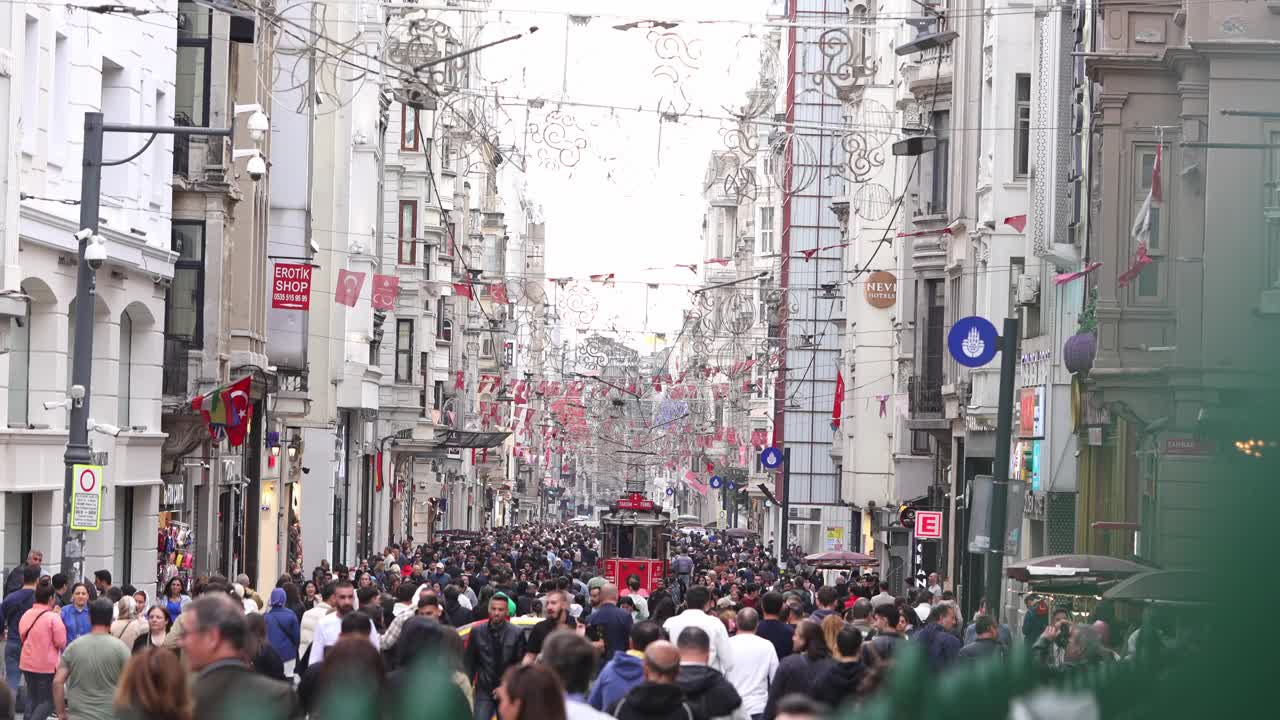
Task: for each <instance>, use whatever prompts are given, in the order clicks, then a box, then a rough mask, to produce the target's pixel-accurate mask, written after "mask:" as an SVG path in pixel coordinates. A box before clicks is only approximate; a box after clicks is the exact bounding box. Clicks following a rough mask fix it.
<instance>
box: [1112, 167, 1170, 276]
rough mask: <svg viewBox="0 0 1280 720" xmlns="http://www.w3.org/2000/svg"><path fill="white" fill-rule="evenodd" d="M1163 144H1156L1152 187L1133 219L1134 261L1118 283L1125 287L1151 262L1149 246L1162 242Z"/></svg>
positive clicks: (1152, 169)
mask: <svg viewBox="0 0 1280 720" xmlns="http://www.w3.org/2000/svg"><path fill="white" fill-rule="evenodd" d="M1160 156H1161V145H1156V157H1155V160H1154V161H1153V162H1152V163H1151V189H1150V190H1148V191H1147V197H1146V199H1145V200H1143V201H1142V207H1141V208H1139V209H1138V215H1137V217H1135V218H1134V219H1133V228H1132V229H1131V230H1130V232H1129V234H1130V235H1132V236H1133V242H1134V254H1133V263H1132V264H1131V265H1130V266H1129V268H1128V269H1126V270H1125V271H1124V272H1122V273H1120V277H1119V278H1118V280H1117V283H1116V284H1117V285H1119V286H1120V287H1125V286H1127V285H1128V284H1129V283H1131V282H1133V281H1134V280H1135V279H1136V278H1137V277H1138V276H1139V275H1141V274H1142V269H1143V268H1145V267H1146V266H1147V265H1149V264H1151V257H1150V256H1149V255H1148V254H1147V250H1148V248H1151V247H1155V246H1158V245H1159V243H1160V206H1161V204H1163V202H1164V188H1163V187H1162V186H1161V184H1160Z"/></svg>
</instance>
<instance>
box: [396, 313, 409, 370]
mask: <svg viewBox="0 0 1280 720" xmlns="http://www.w3.org/2000/svg"><path fill="white" fill-rule="evenodd" d="M396 382H398V383H411V382H413V321H412V320H396Z"/></svg>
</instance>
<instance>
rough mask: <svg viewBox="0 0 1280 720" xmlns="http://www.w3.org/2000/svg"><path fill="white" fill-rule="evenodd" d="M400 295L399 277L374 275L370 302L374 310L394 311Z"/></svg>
mask: <svg viewBox="0 0 1280 720" xmlns="http://www.w3.org/2000/svg"><path fill="white" fill-rule="evenodd" d="M399 294H400V277H399V276H398V275H374V276H373V287H372V288H371V289H370V293H369V301H370V304H371V305H373V309H374V310H394V309H395V307H396V297H397V296H399Z"/></svg>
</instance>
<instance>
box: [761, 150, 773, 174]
mask: <svg viewBox="0 0 1280 720" xmlns="http://www.w3.org/2000/svg"><path fill="white" fill-rule="evenodd" d="M761 162H762V165H761V167H762V168H763V170H764V176H765V177H766V178H771V177H773V163H774V160H773V148H769V149H768V150H766V151H765V152H764V153H763V154H762V161H761Z"/></svg>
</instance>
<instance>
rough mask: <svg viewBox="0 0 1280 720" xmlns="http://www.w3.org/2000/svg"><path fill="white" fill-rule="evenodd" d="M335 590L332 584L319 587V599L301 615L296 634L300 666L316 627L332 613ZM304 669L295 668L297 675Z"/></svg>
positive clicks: (334, 585) (305, 656)
mask: <svg viewBox="0 0 1280 720" xmlns="http://www.w3.org/2000/svg"><path fill="white" fill-rule="evenodd" d="M336 590H337V585H336V584H334V583H332V582H327V583H324V584H323V585H322V586H321V590H320V597H319V599H317V600H316V603H315V604H314V605H312V606H311V609H310V610H308V611H306V612H304V613H303V614H302V623H301V625H300V630H299V633H298V658H299V663H300V664H301V663H302V662H303V661H305V660H306V658H307V651H308V650H310V648H311V643H312V641H313V640H314V639H315V635H316V627H317V626H319V624H320V621H321V620H323V619H324V617H325V616H326V615H328V614H329V613H331V612H333V605H332V601H333V593H334V591H336ZM304 669H305V667H302V668H297V672H298V674H301V673H302V671H303V670H304Z"/></svg>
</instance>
